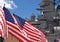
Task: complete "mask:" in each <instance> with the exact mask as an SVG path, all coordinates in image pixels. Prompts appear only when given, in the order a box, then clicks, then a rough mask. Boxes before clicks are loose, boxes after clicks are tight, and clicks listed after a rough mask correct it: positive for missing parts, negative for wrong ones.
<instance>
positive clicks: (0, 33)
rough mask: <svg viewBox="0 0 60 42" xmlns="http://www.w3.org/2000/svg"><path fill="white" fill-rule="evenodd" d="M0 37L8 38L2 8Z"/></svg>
mask: <svg viewBox="0 0 60 42" xmlns="http://www.w3.org/2000/svg"><path fill="white" fill-rule="evenodd" d="M0 37H2V38H4V39H6V38H7V37H8V28H7V25H6V20H5V14H4V11H3V9H2V8H0Z"/></svg>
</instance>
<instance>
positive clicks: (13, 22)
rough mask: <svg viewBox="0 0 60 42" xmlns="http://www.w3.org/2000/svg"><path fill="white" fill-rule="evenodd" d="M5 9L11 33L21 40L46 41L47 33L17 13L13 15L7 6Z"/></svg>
mask: <svg viewBox="0 0 60 42" xmlns="http://www.w3.org/2000/svg"><path fill="white" fill-rule="evenodd" d="M3 10H4V11H5V17H6V22H7V26H8V31H9V33H10V34H11V35H13V36H14V37H16V38H17V39H18V40H19V41H20V42H46V38H45V35H44V34H43V33H42V32H41V31H40V30H38V29H37V28H36V27H34V26H32V25H31V24H30V23H29V22H27V21H26V20H24V19H23V18H21V17H19V16H17V15H15V14H13V15H11V14H10V12H9V10H8V9H6V8H5V7H4V8H3Z"/></svg>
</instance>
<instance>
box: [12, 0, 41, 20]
mask: <svg viewBox="0 0 60 42" xmlns="http://www.w3.org/2000/svg"><path fill="white" fill-rule="evenodd" d="M14 2H15V4H16V5H17V8H15V9H14V10H12V11H13V12H14V13H15V14H17V15H18V16H21V17H22V18H28V19H29V18H30V16H31V15H32V13H34V14H35V15H36V16H37V15H38V14H39V13H40V12H39V11H37V10H36V8H38V7H39V3H40V2H41V0H14Z"/></svg>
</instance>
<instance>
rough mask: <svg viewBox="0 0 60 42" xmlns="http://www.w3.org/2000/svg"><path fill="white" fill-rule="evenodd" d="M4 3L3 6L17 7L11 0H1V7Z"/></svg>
mask: <svg viewBox="0 0 60 42" xmlns="http://www.w3.org/2000/svg"><path fill="white" fill-rule="evenodd" d="M4 4H5V7H6V8H9V9H14V8H17V5H16V4H15V3H14V1H13V0H1V1H0V7H3V6H4Z"/></svg>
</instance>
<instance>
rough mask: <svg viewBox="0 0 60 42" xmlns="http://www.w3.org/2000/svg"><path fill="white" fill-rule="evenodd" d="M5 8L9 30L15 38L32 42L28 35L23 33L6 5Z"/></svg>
mask: <svg viewBox="0 0 60 42" xmlns="http://www.w3.org/2000/svg"><path fill="white" fill-rule="evenodd" d="M3 10H4V11H5V17H6V22H7V27H8V32H9V33H10V34H11V35H13V36H14V37H15V38H17V39H18V40H20V42H32V41H31V40H30V39H29V38H28V37H26V36H25V35H23V34H24V33H22V30H21V29H20V28H19V27H18V26H17V25H16V24H15V23H14V22H15V21H14V19H13V17H12V15H11V14H10V12H9V10H8V9H6V8H5V7H4V8H3ZM7 11H8V12H7ZM8 16H9V17H8ZM9 19H10V20H9Z"/></svg>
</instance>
